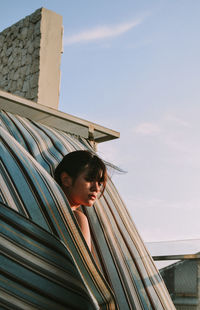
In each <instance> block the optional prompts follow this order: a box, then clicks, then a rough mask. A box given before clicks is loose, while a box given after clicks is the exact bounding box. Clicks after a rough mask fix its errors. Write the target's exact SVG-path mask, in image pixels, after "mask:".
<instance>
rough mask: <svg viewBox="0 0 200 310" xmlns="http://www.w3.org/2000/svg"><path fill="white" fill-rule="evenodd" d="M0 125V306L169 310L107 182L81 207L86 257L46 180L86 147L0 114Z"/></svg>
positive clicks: (58, 194)
mask: <svg viewBox="0 0 200 310" xmlns="http://www.w3.org/2000/svg"><path fill="white" fill-rule="evenodd" d="M0 121H1V123H0V124H1V125H0V129H1V152H0V154H1V186H0V201H1V207H0V209H1V212H0V219H1V224H0V233H1V241H0V244H1V252H2V256H1V260H0V271H1V272H0V290H1V292H0V304H2V305H3V306H4V307H5V308H6V309H12V310H13V309H56V310H59V309H121V310H126V309H137V310H138V309H170V310H171V309H175V308H174V306H173V304H172V301H171V299H170V296H169V294H168V292H167V289H166V287H165V285H164V282H163V280H162V278H161V276H160V274H159V272H158V271H157V269H156V267H155V265H154V262H153V260H152V258H151V256H150V255H149V253H148V251H147V250H146V248H145V246H144V243H143V241H142V240H141V238H140V235H139V234H138V231H137V229H136V227H135V225H134V223H133V221H132V219H131V217H130V215H129V213H128V211H127V209H126V207H125V205H124V203H123V201H122V199H121V197H120V196H119V194H118V192H117V190H116V188H115V186H114V184H113V183H112V181H111V180H110V179H109V181H108V184H107V186H106V190H105V192H104V195H103V196H102V197H101V198H100V199H99V200H98V201H97V202H96V203H95V205H94V207H93V208H84V209H83V212H85V213H86V215H87V217H88V220H89V224H90V228H91V234H92V243H93V253H94V254H93V255H92V254H91V253H90V251H89V249H88V248H87V245H86V243H85V240H84V238H83V236H82V234H81V231H80V229H79V226H78V224H77V222H76V220H75V218H74V216H73V213H72V211H71V208H70V206H69V204H68V202H67V200H66V198H65V196H64V194H63V192H62V190H61V189H60V187H59V186H58V185H57V184H56V182H55V181H54V179H53V178H52V176H53V172H54V169H55V166H56V165H57V164H58V162H60V160H61V159H62V157H63V156H64V155H65V154H67V153H68V152H71V151H74V150H78V149H90V150H92V148H91V146H90V144H89V142H88V141H87V140H85V139H83V138H80V137H78V136H72V135H70V134H67V133H66V132H63V131H59V130H57V129H54V128H50V127H48V126H45V125H42V124H39V123H37V122H35V121H31V120H28V119H26V118H23V117H21V116H14V115H12V114H10V113H6V112H3V111H2V112H1V114H0ZM92 151H93V150H92ZM55 305H56V306H55Z"/></svg>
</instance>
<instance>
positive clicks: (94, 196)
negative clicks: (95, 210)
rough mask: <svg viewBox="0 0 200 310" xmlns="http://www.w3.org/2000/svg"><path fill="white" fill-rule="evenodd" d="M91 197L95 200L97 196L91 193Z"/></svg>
mask: <svg viewBox="0 0 200 310" xmlns="http://www.w3.org/2000/svg"><path fill="white" fill-rule="evenodd" d="M89 198H90V199H92V200H95V199H96V198H97V197H96V195H93V194H90V195H89Z"/></svg>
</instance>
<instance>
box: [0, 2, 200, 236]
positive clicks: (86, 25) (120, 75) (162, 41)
mask: <svg viewBox="0 0 200 310" xmlns="http://www.w3.org/2000/svg"><path fill="white" fill-rule="evenodd" d="M42 6H43V7H45V8H47V9H50V10H53V11H55V12H56V13H58V14H61V15H62V16H63V25H64V38H63V45H64V53H63V55H62V64H61V78H62V81H61V92H60V106H59V109H60V110H61V111H64V112H66V113H69V114H73V115H76V116H78V117H81V118H84V119H87V120H90V121H93V122H96V123H99V124H101V125H103V126H105V127H108V128H111V129H114V130H117V131H120V134H121V137H120V139H118V140H115V141H111V142H106V143H103V144H101V145H99V148H98V150H99V155H101V156H102V157H103V158H105V159H106V160H109V161H111V162H113V163H114V164H116V165H118V166H120V167H121V168H122V169H124V170H126V171H127V173H126V174H122V175H118V174H117V173H114V174H113V180H114V183H115V184H116V186H117V188H118V190H119V192H120V194H121V196H122V198H123V200H124V201H125V203H126V205H127V207H128V209H129V211H130V214H131V216H132V217H133V220H134V221H135V223H136V226H137V227H138V229H139V231H140V233H141V235H142V237H143V239H144V240H145V241H159V240H175V239H191V238H199V236H200V227H199V218H200V191H199V186H200V122H199V115H200V104H199V101H200V87H199V82H200V40H199V29H200V1H199V0H146V1H145V0H140V1H139V0H137V1H136V0H135V1H134V0H115V1H114V0H101V1H97V0H84V1H83V0H73V1H72V0H71V1H69V0H57V1H53V0H52V1H51V0H46V1H42V0H41V1H40V0H35V1H25V0H19V1H14V0H13V1H7V2H5V1H3V2H2V5H1V11H0V20H1V22H0V30H3V29H4V28H6V27H8V26H10V25H12V24H13V23H15V22H17V21H18V20H20V19H21V18H23V17H25V16H27V15H29V14H31V13H32V12H34V11H35V10H36V9H37V8H39V7H42Z"/></svg>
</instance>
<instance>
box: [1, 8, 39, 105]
mask: <svg viewBox="0 0 200 310" xmlns="http://www.w3.org/2000/svg"><path fill="white" fill-rule="evenodd" d="M40 24H41V9H39V10H37V11H36V12H35V13H34V14H32V15H30V16H27V17H26V18H24V19H22V20H20V21H19V22H18V23H16V24H14V25H13V26H11V27H9V28H7V29H5V30H4V31H3V32H1V33H0V88H1V89H3V90H5V91H7V92H10V93H13V94H16V95H19V96H21V97H24V98H27V99H31V100H33V101H35V102H37V99H38V97H37V95H38V89H37V84H38V78H39V58H40V39H41V33H40Z"/></svg>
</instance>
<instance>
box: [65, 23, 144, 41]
mask: <svg viewBox="0 0 200 310" xmlns="http://www.w3.org/2000/svg"><path fill="white" fill-rule="evenodd" d="M142 21H143V19H142V18H140V19H136V20H134V21H131V22H128V23H122V24H117V25H108V26H106V25H105V26H98V27H95V28H93V29H88V30H85V31H81V32H79V33H77V34H74V35H71V36H66V37H65V38H64V40H63V44H64V45H72V44H75V43H84V42H89V41H94V40H102V39H106V38H111V37H117V36H120V35H122V34H123V33H125V32H127V31H129V30H131V29H132V28H134V27H136V26H138V25H140V24H141V23H142Z"/></svg>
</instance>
